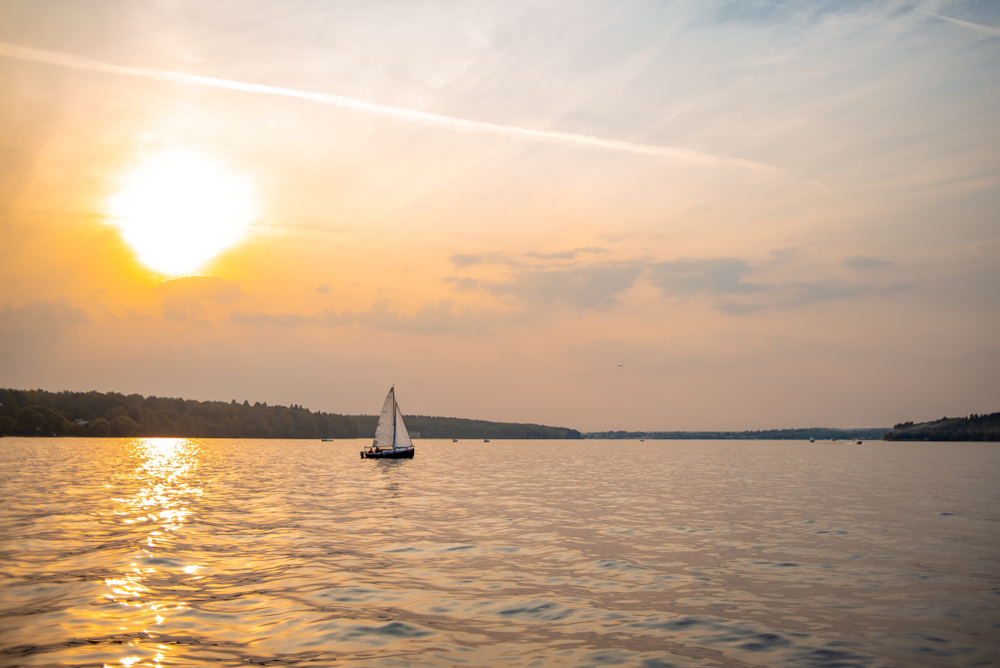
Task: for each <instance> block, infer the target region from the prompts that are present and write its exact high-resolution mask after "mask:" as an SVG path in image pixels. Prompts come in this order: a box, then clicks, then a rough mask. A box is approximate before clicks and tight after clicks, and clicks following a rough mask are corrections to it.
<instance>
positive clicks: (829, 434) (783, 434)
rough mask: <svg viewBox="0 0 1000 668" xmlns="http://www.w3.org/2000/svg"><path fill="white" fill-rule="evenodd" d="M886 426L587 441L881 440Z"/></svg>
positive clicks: (631, 434) (647, 434)
mask: <svg viewBox="0 0 1000 668" xmlns="http://www.w3.org/2000/svg"><path fill="white" fill-rule="evenodd" d="M886 431H887V430H886V428H885V427H873V428H863V429H833V428H827V427H806V428H803V429H758V430H750V431H596V432H588V433H586V434H584V435H583V437H584V438H604V439H621V440H630V439H631V440H635V439H640V438H648V439H650V440H655V439H666V440H688V439H701V440H715V439H727V440H770V441H780V440H808V439H810V438H814V439H816V440H818V441H820V440H822V441H828V440H831V439H837V440H843V439H848V440H854V439H858V438H860V439H873V438H875V439H879V438H882V435H883V434H885V432H886Z"/></svg>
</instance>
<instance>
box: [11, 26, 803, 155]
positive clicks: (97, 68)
mask: <svg viewBox="0 0 1000 668" xmlns="http://www.w3.org/2000/svg"><path fill="white" fill-rule="evenodd" d="M0 55H3V56H7V57H9V58H17V59H19V60H31V61H35V62H39V63H47V64H49V65H56V66H59V67H68V68H72V69H76V70H87V71H90V72H105V73H108V74H124V75H127V76H133V77H142V78H144V79H157V80H160V81H169V82H172V83H179V84H186V85H189V86H204V87H206V88H223V89H227V90H237V91H243V92H246V93H261V94H264V95H278V96H281V97H293V98H298V99H300V100H308V101H310V102H319V103H321V104H330V105H333V106H336V107H343V108H345V109H353V110H355V111H360V112H363V113H369V114H378V115H380V116H389V117H392V118H398V119H400V120H405V121H411V122H417V123H428V124H433V125H442V126H445V127H449V128H453V129H456V130H466V131H471V132H484V133H490V134H497V135H507V136H513V137H528V138H531V139H541V140H545V141H559V142H566V143H570V144H579V145H585V146H597V147H600V148H606V149H611V150H614V151H625V152H628V153H640V154H644V155H654V156H665V157H668V158H674V159H676V160H682V161H685V162H689V163H696V164H701V165H731V166H736V167H742V168H744V169H750V170H754V171H762V172H770V173H773V174H783V173H784V172H783V171H782V170H780V169H778V168H777V167H771V166H770V165H765V164H762V163H759V162H754V161H752V160H741V159H738V158H719V157H717V156H714V155H710V154H708V153H701V152H699V151H690V150H687V149H683V148H674V147H670V146H650V145H648V144H635V143H633V142H627V141H619V140H617V139H603V138H601V137H591V136H588V135H578V134H572V133H568V132H550V131H547V130H533V129H531V128H520V127H516V126H511V125H497V124H495V123H484V122H481V121H470V120H466V119H462V118H453V117H451V116H442V115H440V114H432V113H429V112H426V111H418V110H416V109H405V108H403V107H391V106H389V105H385V104H377V103H375V102H367V101H365V100H359V99H357V98H353V97H344V96H342V95H331V94H328V93H314V92H311V91H304V90H297V89H295V88H281V87H279V86H263V85H260V84H251V83H244V82H242V81H232V80H230V79H217V78H214V77H203V76H199V75H196V74H185V73H184V72H172V71H169V70H149V69H143V68H139V67H125V66H123V65H113V64H111V63H105V62H101V61H99V60H94V59H92V58H87V57H86V56H78V55H74V54H69V53H59V52H57V51H46V50H43V49H33V48H30V47H25V46H18V45H16V44H8V43H6V42H0Z"/></svg>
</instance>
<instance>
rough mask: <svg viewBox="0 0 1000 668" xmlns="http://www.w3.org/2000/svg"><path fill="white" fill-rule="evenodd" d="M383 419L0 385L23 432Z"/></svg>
mask: <svg viewBox="0 0 1000 668" xmlns="http://www.w3.org/2000/svg"><path fill="white" fill-rule="evenodd" d="M404 417H405V419H406V426H407V428H408V429H409V430H410V431H411V432H419V433H420V435H421V437H422V438H453V437H454V438H580V432H578V431H576V430H575V429H566V428H564V427H547V426H544V425H537V424H519V423H508V422H487V421H484V420H467V419H463V418H441V417H427V416H404ZM377 422H378V416H374V415H340V414H337V413H322V412H319V413H314V412H312V411H310V410H309V409H308V408H303V407H302V406H298V405H296V404H292V405H291V406H268V405H267V404H266V403H255V404H253V405H251V404H250V403H249V402H248V401H244V402H243V403H242V404H240V403H237V402H236V401H235V400H233V401H231V402H229V403H226V402H224V401H193V400H190V399H176V398H168V397H155V396H150V397H144V396H142V395H141V394H129V395H125V394H120V393H118V392H105V393H101V392H47V391H45V390H15V389H2V388H0V434H8V435H16V436H101V437H107V436H116V437H130V436H174V437H188V438H362V437H367V438H370V437H372V436H374V435H375V425H376V423H377Z"/></svg>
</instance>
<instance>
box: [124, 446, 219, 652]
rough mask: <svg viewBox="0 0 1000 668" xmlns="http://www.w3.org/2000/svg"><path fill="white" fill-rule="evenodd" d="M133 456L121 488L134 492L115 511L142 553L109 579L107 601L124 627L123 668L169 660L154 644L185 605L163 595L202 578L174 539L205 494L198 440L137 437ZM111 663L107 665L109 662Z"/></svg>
mask: <svg viewBox="0 0 1000 668" xmlns="http://www.w3.org/2000/svg"><path fill="white" fill-rule="evenodd" d="M128 449H129V452H128V454H129V459H130V460H131V461H133V462H135V464H134V465H133V466H132V467H131V468H130V470H128V471H127V472H126V473H125V475H124V476H122V478H121V479H119V481H118V482H119V485H116V486H117V487H121V488H124V489H126V490H128V492H129V494H128V495H126V496H122V497H121V498H115V499H113V501H114V502H115V504H116V505H117V507H116V509H115V511H114V512H115V514H116V515H118V516H120V518H121V522H122V524H123V525H125V526H127V527H128V528H129V531H130V532H131V535H132V536H133V537H135V538H136V539H137V543H138V548H139V549H138V551H137V552H136V553H135V554H134V556H133V561H132V562H131V563H130V564H128V567H127V568H126V569H124V572H123V573H121V574H120V575H119V576H117V577H108V578H106V579H105V580H104V583H105V585H106V586H107V587H108V590H109V593H107V594H105V595H104V597H105V599H108V600H109V601H111V602H113V603H115V604H117V612H116V613H115V617H114V618H115V619H116V620H117V621H118V622H119V623H122V624H125V626H119V627H118V628H119V630H121V631H125V633H124V634H123V635H124V636H125V638H127V643H126V644H124V646H123V648H122V649H123V650H124V651H125V652H126V653H127V656H124V657H122V658H121V659H120V660H119V663H120V664H121V665H124V666H153V667H154V668H162V665H161V664H162V662H164V661H165V660H167V659H169V654H168V653H169V652H170V647H169V646H167V645H163V644H157V645H152V644H150V642H149V641H151V640H153V639H155V638H156V637H157V635H158V633H157V627H162V625H163V624H165V623H167V624H169V621H170V618H171V615H175V614H176V613H178V612H180V611H183V610H185V609H186V606H185V605H184V604H183V603H182V602H180V601H176V600H169V599H165V598H163V597H162V595H158V590H162V589H164V587H161V586H158V585H160V584H164V583H166V584H168V585H170V586H171V588H172V587H173V586H175V585H177V584H180V583H179V582H178V580H185V579H200V578H199V577H198V576H197V575H196V574H197V572H198V570H199V569H201V568H202V566H201V565H200V564H183V563H179V560H178V558H177V556H176V550H174V549H172V548H173V547H174V545H173V540H174V537H175V536H176V534H177V532H178V531H179V530H180V529H182V528H183V526H184V524H185V522H186V521H187V520H188V519H189V518H190V516H191V513H192V510H191V506H192V501H193V500H195V499H196V498H197V497H198V496H200V495H201V494H202V490H201V488H200V487H196V486H195V485H193V484H192V483H193V482H195V481H196V478H195V477H194V475H193V474H194V473H195V471H196V470H197V468H198V457H199V454H200V453H199V450H200V448H199V444H198V443H197V442H196V441H192V440H189V439H184V438H149V439H134V440H132V441H130V442H129V444H128ZM107 665H108V664H105V666H107Z"/></svg>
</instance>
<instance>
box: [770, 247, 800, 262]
mask: <svg viewBox="0 0 1000 668" xmlns="http://www.w3.org/2000/svg"><path fill="white" fill-rule="evenodd" d="M798 252H799V249H798V248H774V249H772V250H769V251H767V255H768V257H769V258H770V259H769V260H768V261H767V263H768V264H785V263H786V262H788V261H789V260H791V259H792V258H793V257H794V256H795V254H796V253H798Z"/></svg>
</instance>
